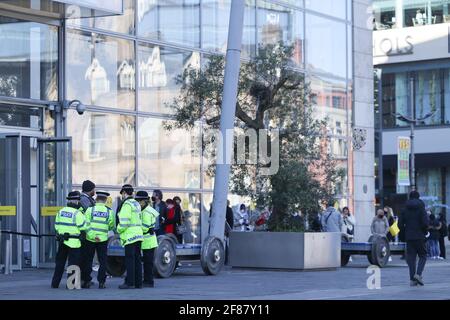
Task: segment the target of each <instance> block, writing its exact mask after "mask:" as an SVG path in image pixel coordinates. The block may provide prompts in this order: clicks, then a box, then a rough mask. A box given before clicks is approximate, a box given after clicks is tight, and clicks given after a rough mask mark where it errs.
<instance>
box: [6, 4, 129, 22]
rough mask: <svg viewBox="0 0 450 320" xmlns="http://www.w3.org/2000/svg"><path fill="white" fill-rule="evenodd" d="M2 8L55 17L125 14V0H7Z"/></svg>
mask: <svg viewBox="0 0 450 320" xmlns="http://www.w3.org/2000/svg"><path fill="white" fill-rule="evenodd" d="M0 9H2V10H8V11H13V12H18V13H25V14H32V15H36V16H42V17H48V18H53V19H69V18H72V19H76V18H90V17H102V16H112V15H120V14H123V0H108V1H103V0H5V1H0Z"/></svg>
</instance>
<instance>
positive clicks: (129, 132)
mask: <svg viewBox="0 0 450 320" xmlns="http://www.w3.org/2000/svg"><path fill="white" fill-rule="evenodd" d="M67 134H68V135H69V136H71V137H72V147H73V153H72V158H73V164H72V169H73V170H72V171H73V173H72V174H73V178H72V181H73V183H74V184H81V183H83V181H84V180H86V179H90V180H92V181H94V182H95V183H97V184H102V185H122V184H125V183H130V184H132V185H134V183H135V118H134V117H132V116H125V115H118V114H108V113H96V112H85V113H84V114H83V115H82V116H80V115H79V114H78V113H77V112H76V111H75V110H69V112H68V120H67Z"/></svg>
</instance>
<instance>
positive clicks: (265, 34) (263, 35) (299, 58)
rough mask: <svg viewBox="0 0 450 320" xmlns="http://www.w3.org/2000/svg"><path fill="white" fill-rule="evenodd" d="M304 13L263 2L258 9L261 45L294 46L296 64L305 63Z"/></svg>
mask: <svg viewBox="0 0 450 320" xmlns="http://www.w3.org/2000/svg"><path fill="white" fill-rule="evenodd" d="M303 29H304V28H303V13H302V12H301V11H297V10H292V9H289V8H286V7H282V6H279V5H275V4H271V3H269V2H266V1H263V2H259V8H258V42H259V44H263V45H265V44H276V43H278V42H280V41H283V42H284V43H286V44H292V45H294V48H295V51H294V58H293V60H294V62H295V63H296V64H297V65H301V64H302V63H303V43H304V40H303V39H304V35H303Z"/></svg>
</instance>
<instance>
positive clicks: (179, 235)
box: [173, 196, 184, 243]
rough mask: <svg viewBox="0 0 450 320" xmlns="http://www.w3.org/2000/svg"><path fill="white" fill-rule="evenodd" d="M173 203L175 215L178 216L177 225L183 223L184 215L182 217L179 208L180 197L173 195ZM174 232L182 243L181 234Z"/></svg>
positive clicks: (181, 211) (181, 210)
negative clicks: (178, 221)
mask: <svg viewBox="0 0 450 320" xmlns="http://www.w3.org/2000/svg"><path fill="white" fill-rule="evenodd" d="M173 201H174V205H175V216H176V217H177V216H179V217H180V223H178V225H181V224H183V223H184V217H183V209H181V198H180V197H178V196H175V197H173ZM175 234H176V236H177V239H178V242H179V243H183V234H177V232H176V230H175Z"/></svg>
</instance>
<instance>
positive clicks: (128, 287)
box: [119, 283, 134, 289]
mask: <svg viewBox="0 0 450 320" xmlns="http://www.w3.org/2000/svg"><path fill="white" fill-rule="evenodd" d="M119 289H134V286H129V285H127V284H126V283H124V284H121V285H120V286H119Z"/></svg>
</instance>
